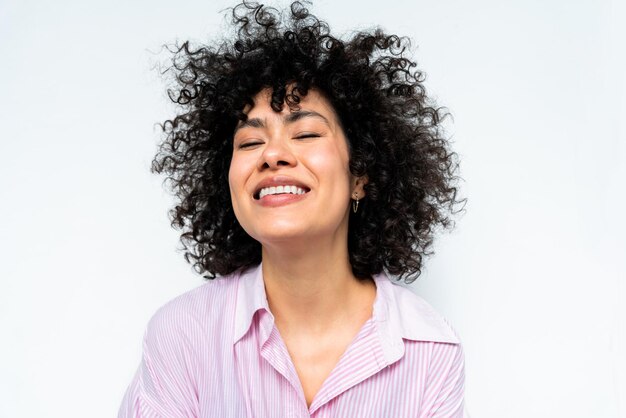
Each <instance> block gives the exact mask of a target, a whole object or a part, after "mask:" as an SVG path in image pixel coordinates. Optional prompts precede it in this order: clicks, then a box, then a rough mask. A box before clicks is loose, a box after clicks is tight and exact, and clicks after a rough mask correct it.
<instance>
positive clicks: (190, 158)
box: [152, 1, 464, 282]
mask: <svg viewBox="0 0 626 418" xmlns="http://www.w3.org/2000/svg"><path fill="white" fill-rule="evenodd" d="M231 10H232V19H233V25H234V28H236V29H237V31H236V35H235V39H234V40H229V41H222V42H221V43H218V44H215V45H203V46H199V47H194V46H192V45H191V44H190V43H189V42H184V43H182V44H180V45H178V46H176V47H175V48H174V49H173V50H172V52H173V60H172V62H173V64H172V66H171V67H170V69H169V70H171V71H173V72H174V74H175V81H176V83H177V84H176V88H175V89H170V90H168V94H169V97H170V98H171V99H172V101H174V102H175V103H177V104H179V105H180V106H181V108H182V110H183V111H182V112H181V113H180V114H178V115H177V116H175V117H174V118H173V119H171V120H167V121H165V123H164V124H163V125H162V128H163V131H164V134H165V139H164V141H163V142H162V143H161V145H160V147H159V151H158V153H157V155H156V156H155V158H154V160H153V162H152V172H156V173H165V174H166V175H167V178H166V182H167V183H169V186H170V188H171V190H172V192H173V193H174V195H175V197H176V198H177V199H178V204H177V205H176V206H175V207H174V208H173V209H172V210H171V211H170V218H171V222H172V226H173V227H175V228H177V229H179V230H182V232H183V233H182V235H181V242H182V243H183V246H184V247H185V259H186V260H187V262H190V263H192V264H193V266H194V268H195V270H196V271H197V272H198V273H200V274H204V275H205V277H206V278H214V277H215V276H216V275H226V274H229V273H231V272H233V271H235V270H237V269H240V268H246V267H249V266H252V265H256V264H258V263H259V262H260V261H261V245H260V244H259V242H257V241H256V240H254V239H253V238H251V237H250V236H249V235H248V234H247V233H246V232H245V231H244V230H243V228H242V227H241V226H240V225H239V223H238V222H237V220H236V218H235V215H234V212H233V208H232V204H231V201H230V193H229V186H228V171H229V166H230V160H231V157H232V151H233V150H232V139H233V132H234V128H235V126H236V124H237V123H238V122H239V121H242V120H245V118H246V115H245V114H244V113H243V109H244V107H245V106H246V105H252V104H253V102H252V97H253V96H254V95H255V94H256V93H258V92H259V91H261V90H262V89H264V88H268V87H269V88H271V90H272V96H271V107H272V109H273V110H275V111H276V112H279V111H280V110H281V109H282V107H283V105H284V104H287V105H288V106H289V107H290V108H297V106H298V103H299V100H300V97H302V96H304V95H306V94H307V92H308V91H309V89H311V88H315V89H317V90H319V91H321V92H322V93H323V94H324V95H325V96H326V98H327V99H328V100H329V101H330V102H331V104H332V105H333V107H334V109H335V111H336V112H337V115H338V117H339V120H340V123H341V126H342V127H343V129H344V133H345V135H346V137H347V138H348V141H349V149H350V171H351V172H352V174H353V175H355V176H363V175H367V176H368V180H369V182H368V183H367V185H366V186H365V190H366V197H365V199H364V201H362V203H361V206H360V208H359V211H358V213H356V214H354V213H351V214H350V220H349V233H348V234H349V236H348V250H349V257H350V263H351V265H352V270H353V273H354V275H355V276H356V277H358V278H366V277H370V276H371V275H372V274H376V273H380V272H381V271H382V270H383V269H384V270H386V271H388V272H389V273H390V274H392V275H396V276H400V277H404V278H405V280H406V281H407V282H410V281H412V280H414V278H416V277H417V276H419V274H420V273H421V268H422V263H423V257H424V256H425V255H427V254H430V253H431V252H432V250H431V245H432V238H433V233H434V232H435V231H436V229H437V228H438V227H444V228H446V227H450V226H451V225H452V221H451V218H450V214H453V213H456V212H455V208H456V207H457V205H458V204H461V203H463V202H464V201H463V200H459V199H457V188H456V181H457V180H458V177H457V176H456V171H457V168H458V162H457V160H458V159H457V156H456V154H455V153H453V152H451V151H449V149H448V148H449V147H448V141H447V140H446V139H445V137H444V135H443V129H442V128H441V121H442V118H443V117H444V116H446V115H447V113H446V111H445V110H443V109H442V108H438V107H436V106H435V105H434V103H433V101H432V100H431V99H430V98H429V97H428V96H427V95H426V92H425V89H424V86H423V81H424V75H423V73H422V72H420V71H417V70H415V67H416V63H415V62H413V61H411V60H410V59H409V58H407V57H405V52H406V51H407V49H408V46H409V40H408V39H407V38H404V37H399V36H396V35H388V34H386V33H384V32H383V31H382V30H380V29H375V30H372V31H369V32H367V31H366V32H358V33H356V34H355V35H354V36H353V37H352V38H351V39H350V40H347V41H345V40H341V39H339V38H336V37H334V36H332V35H331V34H330V29H329V27H328V25H327V24H326V23H325V22H323V21H321V20H319V19H318V18H316V17H315V16H314V15H312V14H311V13H309V11H308V10H307V9H306V7H305V6H304V5H303V4H302V3H300V2H298V1H296V2H294V3H292V4H291V7H290V9H289V10H288V11H287V16H283V15H281V13H280V11H278V10H276V9H273V8H269V7H265V6H263V5H259V4H256V3H249V2H247V1H244V2H243V3H241V4H239V5H237V6H235V7H234V8H232V9H231Z"/></svg>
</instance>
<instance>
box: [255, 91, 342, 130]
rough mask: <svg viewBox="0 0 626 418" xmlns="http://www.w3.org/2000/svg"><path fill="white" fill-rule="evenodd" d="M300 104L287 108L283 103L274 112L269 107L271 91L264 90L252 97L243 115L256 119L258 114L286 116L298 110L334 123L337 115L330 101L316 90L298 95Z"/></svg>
mask: <svg viewBox="0 0 626 418" xmlns="http://www.w3.org/2000/svg"><path fill="white" fill-rule="evenodd" d="M299 98H300V102H299V103H298V105H297V106H293V107H291V108H290V107H289V105H288V104H287V103H286V102H285V103H283V107H282V109H281V111H280V112H275V111H274V110H273V109H272V107H271V100H272V89H270V88H265V89H263V90H261V91H260V92H258V93H257V94H255V95H254V96H253V97H252V101H253V103H254V105H253V106H246V107H245V108H244V110H243V111H244V113H245V114H246V115H247V116H248V118H253V117H257V116H258V115H260V114H265V115H266V114H268V113H272V114H275V115H287V114H289V113H291V112H295V111H299V110H313V111H315V112H317V113H320V114H322V115H324V116H326V118H327V119H329V121H330V120H332V121H333V122H336V120H337V115H336V112H335V109H334V108H333V106H332V104H331V103H330V101H329V100H328V99H327V98H326V97H324V95H323V94H322V93H321V92H320V91H319V90H317V89H309V91H308V93H307V94H306V96H301V95H299Z"/></svg>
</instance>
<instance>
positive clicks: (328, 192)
mask: <svg viewBox="0 0 626 418" xmlns="http://www.w3.org/2000/svg"><path fill="white" fill-rule="evenodd" d="M269 93H270V91H268V90H263V91H261V92H260V93H258V94H257V95H256V96H255V97H254V106H252V107H251V108H248V109H244V111H246V112H247V115H248V122H246V123H243V124H240V126H239V127H238V128H237V129H236V131H235V135H234V143H233V156H232V160H231V165H230V171H229V185H230V194H231V200H232V204H233V209H234V212H235V215H236V217H237V220H238V221H239V223H240V224H241V226H242V227H243V228H244V230H245V231H246V232H247V233H248V234H249V235H250V236H252V237H253V238H254V239H256V240H257V241H259V242H260V243H261V245H262V259H263V277H264V282H265V290H266V294H267V299H268V303H269V307H270V310H271V311H272V314H273V315H274V318H275V324H276V327H277V328H278V330H279V332H280V334H281V337H282V338H283V340H284V341H285V345H286V346H287V349H288V351H289V353H290V355H291V357H292V360H293V362H294V365H295V367H296V371H297V372H298V375H299V377H300V381H301V383H302V387H303V391H304V395H305V398H306V401H307V405H309V406H310V404H311V402H312V400H313V398H314V396H315V394H316V393H317V392H318V390H319V388H320V387H321V386H322V383H323V382H324V380H325V379H326V377H327V376H328V375H329V374H330V372H331V371H332V369H333V367H334V366H335V365H336V363H337V361H338V360H339V358H340V357H341V355H342V354H343V353H344V352H345V349H346V348H347V347H348V345H349V344H350V342H351V341H352V339H353V338H354V337H355V336H356V334H357V333H358V331H359V330H360V328H361V327H362V325H363V324H364V323H365V322H366V321H367V320H368V319H369V318H370V317H371V315H372V305H373V302H374V299H375V296H376V286H375V284H374V281H373V280H371V279H370V280H365V281H361V280H358V279H357V278H356V277H354V275H353V274H352V270H351V267H350V263H349V258H348V218H349V210H351V198H354V197H355V196H356V197H358V198H359V199H362V198H363V197H364V196H365V192H364V190H363V186H364V185H365V184H366V183H367V178H366V177H360V178H357V177H355V176H353V175H352V174H351V173H350V170H349V167H348V164H349V158H350V156H349V150H348V144H347V140H346V138H345V135H344V132H343V130H342V129H341V126H340V124H339V121H338V118H337V115H336V113H335V111H334V109H333V108H332V106H331V105H330V103H329V102H328V100H327V99H325V98H324V97H323V95H321V94H320V93H319V92H317V91H315V90H311V91H310V92H309V93H308V94H307V96H305V97H303V98H302V100H301V102H300V105H299V110H298V111H291V110H290V109H289V107H288V106H284V107H283V110H282V111H281V112H280V113H277V112H274V111H273V110H272V109H271V107H270V103H269ZM276 179H278V181H279V182H280V181H282V182H287V183H290V184H291V183H293V184H297V185H299V186H300V187H301V188H302V189H303V190H306V191H307V192H306V193H305V194H303V195H274V196H266V197H264V198H263V199H258V198H257V196H256V193H257V192H258V189H259V185H260V184H263V182H268V181H269V182H273V181H274V180H276Z"/></svg>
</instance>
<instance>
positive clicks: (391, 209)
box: [119, 2, 464, 418]
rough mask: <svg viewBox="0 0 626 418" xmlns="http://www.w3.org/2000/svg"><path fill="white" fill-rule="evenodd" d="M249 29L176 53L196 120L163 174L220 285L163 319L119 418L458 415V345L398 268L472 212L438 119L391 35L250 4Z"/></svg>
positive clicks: (171, 148) (297, 8) (175, 142)
mask: <svg viewBox="0 0 626 418" xmlns="http://www.w3.org/2000/svg"><path fill="white" fill-rule="evenodd" d="M233 17H234V24H235V25H236V27H237V29H238V31H237V36H236V39H234V40H232V41H225V42H224V43H222V44H219V45H213V46H201V47H191V46H190V45H189V44H188V43H185V44H183V45H182V46H181V47H180V49H179V50H178V51H177V52H176V55H175V58H174V65H173V67H172V70H173V71H175V73H176V77H177V80H178V82H179V83H180V88H179V89H178V90H177V91H176V92H174V93H173V96H172V97H173V99H174V100H175V101H176V102H177V103H179V104H180V105H181V106H182V108H183V109H184V111H183V112H182V113H181V114H179V115H178V116H176V117H175V118H173V119H172V120H170V121H167V122H166V123H165V124H164V129H165V132H166V134H167V135H166V139H165V141H164V143H163V144H162V146H161V149H160V152H159V154H158V155H157V156H156V158H155V161H154V164H153V170H154V171H155V172H158V173H166V174H167V175H168V178H169V180H170V182H171V183H170V184H171V185H172V187H173V190H174V192H175V194H176V196H177V197H178V198H179V200H180V201H179V204H178V205H177V206H176V207H175V208H174V209H173V211H172V219H173V222H172V223H173V225H175V226H177V227H179V228H181V229H182V230H183V234H182V241H183V243H184V244H185V246H186V248H187V253H186V259H187V260H188V261H191V262H193V264H194V266H195V267H196V269H197V270H198V271H199V272H200V273H204V274H206V276H207V277H208V278H210V279H212V280H210V281H209V282H207V283H206V284H205V285H203V286H201V287H199V288H197V289H195V290H193V291H191V292H188V293H186V294H184V295H182V296H180V297H178V298H176V299H174V300H173V301H171V302H170V303H168V304H167V305H165V306H164V307H163V308H161V309H160V310H159V311H158V312H157V313H156V314H155V315H154V317H153V318H152V319H151V321H150V323H149V325H148V328H147V331H146V334H145V337H144V346H143V358H142V362H141V365H140V367H139V369H138V371H137V374H136V375H135V378H134V379H133V381H132V383H131V385H130V387H129V388H128V390H127V393H126V396H125V397H124V400H123V403H122V406H121V408H120V413H119V416H120V417H168V418H169V417H394V418H396V417H462V416H463V390H464V363H463V361H464V360H463V351H462V349H461V345H460V342H459V339H458V337H457V336H456V334H455V333H454V331H453V330H452V329H451V328H450V326H449V325H448V324H447V323H446V321H445V320H444V319H443V318H442V317H441V316H439V315H438V314H437V313H436V312H435V311H434V310H433V309H432V308H431V307H430V306H429V305H428V304H427V303H426V302H424V301H423V300H422V299H420V298H419V297H418V296H416V295H414V294H413V293H412V292H411V291H410V290H408V289H406V288H404V287H401V286H398V285H396V284H395V283H393V282H392V281H391V280H390V278H389V276H388V275H387V274H390V275H394V276H399V277H404V278H405V279H406V280H407V281H411V280H412V279H413V278H415V277H416V276H417V275H418V274H419V273H420V271H421V267H422V257H423V255H424V254H425V253H427V252H428V250H429V248H430V244H431V242H432V234H433V231H434V230H435V228H436V227H438V226H448V225H449V213H450V212H451V211H454V210H455V207H456V205H457V204H458V203H460V202H459V201H458V200H457V189H456V188H455V185H454V181H455V180H456V177H455V170H456V159H455V154H454V153H452V152H450V151H449V149H448V144H447V142H446V140H445V139H444V138H443V137H442V135H441V129H440V125H439V123H440V117H441V116H442V115H441V113H440V111H439V110H438V109H437V108H435V107H434V105H433V104H432V103H431V102H430V101H429V100H428V98H427V96H426V95H425V91H424V88H423V86H422V83H421V81H422V75H421V73H419V72H415V71H414V70H413V67H414V65H415V64H414V63H413V62H412V61H411V60H410V59H408V58H406V57H405V53H406V51H405V42H406V41H405V40H404V39H402V38H399V37H397V36H395V35H386V34H384V33H383V32H381V31H374V32H372V33H358V34H357V35H355V36H354V37H353V38H352V39H351V40H349V41H342V40H339V39H338V38H335V37H333V36H331V35H330V32H329V28H328V26H327V25H326V24H325V23H324V22H321V21H319V20H318V19H317V18H315V17H314V16H313V15H311V14H310V13H309V12H308V11H307V10H306V9H305V8H304V7H303V5H302V4H300V3H298V2H296V3H293V4H292V5H291V9H290V13H289V14H288V16H286V17H281V15H280V14H279V12H278V11H276V10H273V9H269V8H265V7H263V6H260V5H256V4H249V3H243V4H241V5H239V6H237V7H235V8H234V9H233Z"/></svg>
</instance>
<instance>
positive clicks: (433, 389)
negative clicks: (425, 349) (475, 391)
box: [422, 344, 469, 418]
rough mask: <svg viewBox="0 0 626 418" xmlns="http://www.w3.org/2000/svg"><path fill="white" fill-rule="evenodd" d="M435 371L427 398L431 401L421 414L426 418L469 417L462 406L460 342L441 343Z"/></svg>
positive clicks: (462, 359) (461, 352)
mask: <svg viewBox="0 0 626 418" xmlns="http://www.w3.org/2000/svg"><path fill="white" fill-rule="evenodd" d="M435 356H437V358H436V359H435V360H434V361H435V362H436V363H437V366H438V367H437V372H436V373H434V374H433V376H431V384H430V385H429V392H430V394H429V395H430V396H429V398H430V399H432V403H431V404H430V406H429V407H428V411H427V412H426V413H425V414H424V415H422V416H424V417H428V418H469V417H468V415H467V412H466V411H465V406H464V391H465V357H464V354H463V347H462V346H461V344H442V349H441V351H440V352H439V353H437V352H435Z"/></svg>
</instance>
